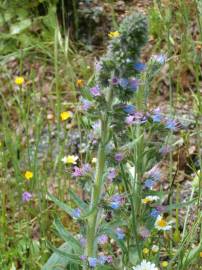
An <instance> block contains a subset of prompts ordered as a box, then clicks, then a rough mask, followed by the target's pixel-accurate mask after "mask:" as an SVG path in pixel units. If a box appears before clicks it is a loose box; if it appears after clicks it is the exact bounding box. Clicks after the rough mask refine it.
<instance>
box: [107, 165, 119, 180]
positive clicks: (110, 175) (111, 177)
mask: <svg viewBox="0 0 202 270" xmlns="http://www.w3.org/2000/svg"><path fill="white" fill-rule="evenodd" d="M116 176H117V172H116V169H114V168H110V169H109V172H108V175H107V179H108V180H109V181H110V182H112V181H113V180H114V178H116Z"/></svg>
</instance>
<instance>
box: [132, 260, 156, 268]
mask: <svg viewBox="0 0 202 270" xmlns="http://www.w3.org/2000/svg"><path fill="white" fill-rule="evenodd" d="M133 270H158V268H157V267H156V266H155V264H154V263H151V262H147V261H146V260H143V261H142V262H141V264H139V265H137V266H134V267H133Z"/></svg>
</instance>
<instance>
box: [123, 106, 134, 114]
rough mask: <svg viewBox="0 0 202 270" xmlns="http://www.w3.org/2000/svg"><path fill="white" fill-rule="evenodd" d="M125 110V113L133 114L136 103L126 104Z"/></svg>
mask: <svg viewBox="0 0 202 270" xmlns="http://www.w3.org/2000/svg"><path fill="white" fill-rule="evenodd" d="M123 111H124V112H125V113H128V114H132V113H134V112H135V106H134V105H131V104H129V105H126V106H124V108H123Z"/></svg>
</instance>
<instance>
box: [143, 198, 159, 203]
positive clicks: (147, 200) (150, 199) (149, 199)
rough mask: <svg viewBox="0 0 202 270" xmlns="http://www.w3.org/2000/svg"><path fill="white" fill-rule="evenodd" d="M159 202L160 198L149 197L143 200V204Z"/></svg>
mask: <svg viewBox="0 0 202 270" xmlns="http://www.w3.org/2000/svg"><path fill="white" fill-rule="evenodd" d="M158 200H159V196H147V197H145V198H144V199H142V203H143V204H147V203H151V202H156V201H158Z"/></svg>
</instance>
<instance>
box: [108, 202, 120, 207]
mask: <svg viewBox="0 0 202 270" xmlns="http://www.w3.org/2000/svg"><path fill="white" fill-rule="evenodd" d="M110 206H111V208H112V209H118V208H119V207H120V203H119V202H111V203H110Z"/></svg>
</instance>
